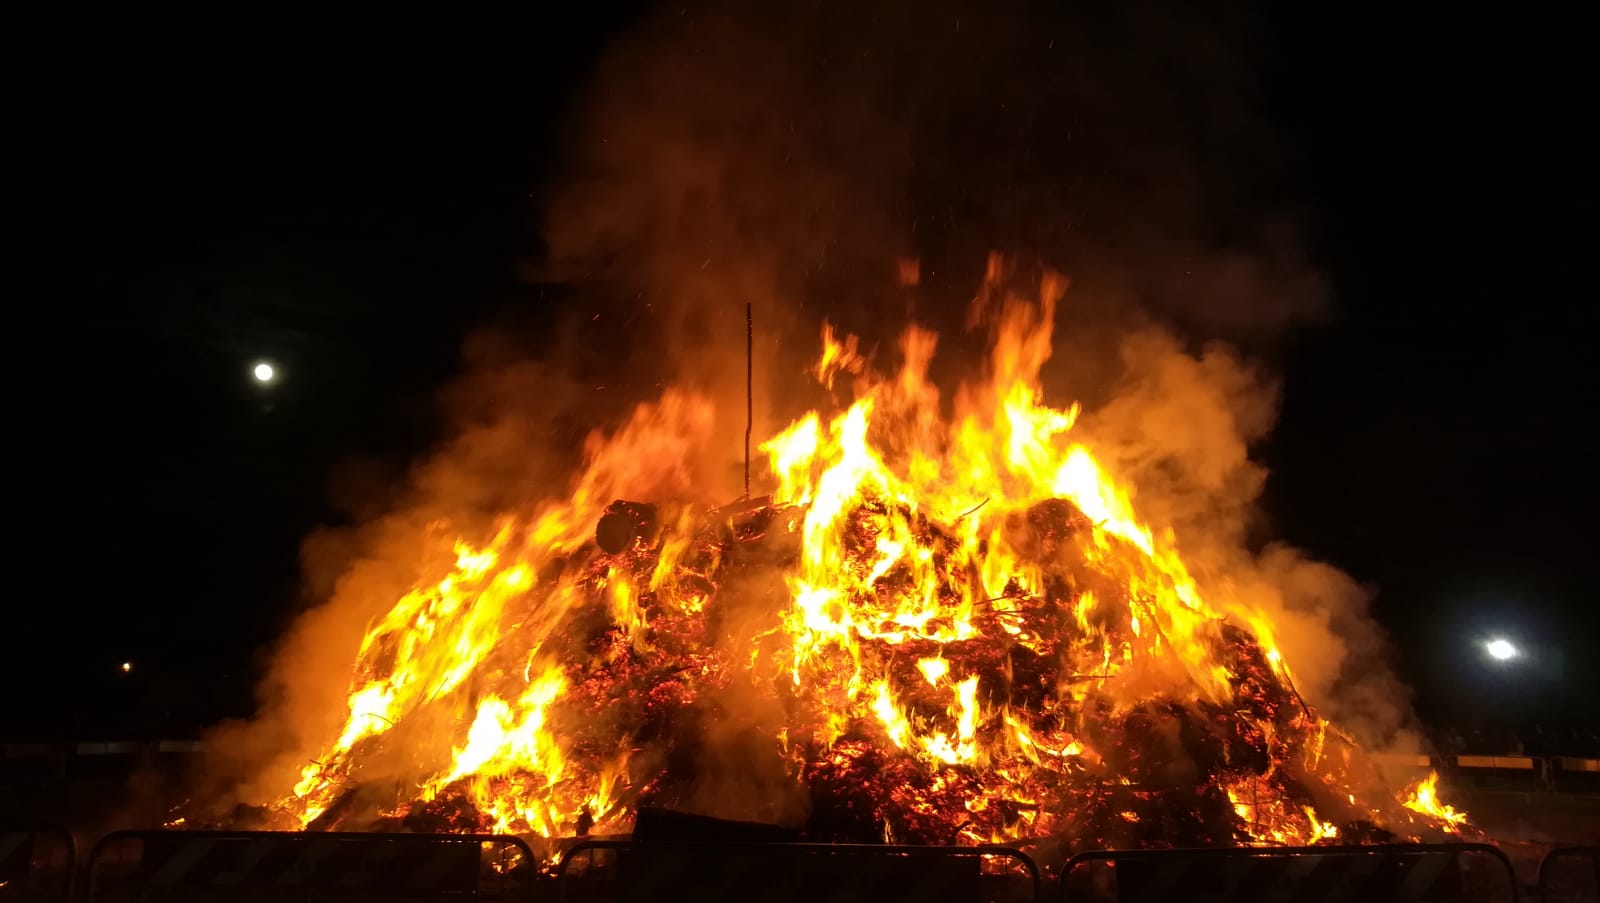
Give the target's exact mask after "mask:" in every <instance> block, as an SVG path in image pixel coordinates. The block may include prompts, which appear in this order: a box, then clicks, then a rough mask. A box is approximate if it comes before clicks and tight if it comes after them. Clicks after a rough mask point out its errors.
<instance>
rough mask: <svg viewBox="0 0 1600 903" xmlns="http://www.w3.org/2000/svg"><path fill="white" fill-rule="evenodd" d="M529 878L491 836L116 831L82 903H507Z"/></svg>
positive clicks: (512, 844)
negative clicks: (395, 902) (474, 902)
mask: <svg viewBox="0 0 1600 903" xmlns="http://www.w3.org/2000/svg"><path fill="white" fill-rule="evenodd" d="M537 871H538V862H537V860H535V859H534V856H533V852H532V851H531V850H530V849H529V848H528V845H527V844H526V843H524V842H523V841H522V840H520V839H518V838H516V837H507V836H503V835H496V834H358V833H348V834H347V833H328V834H305V833H298V832H271V831H119V832H116V833H114V834H109V835H107V836H105V837H104V838H101V840H100V842H99V843H97V844H95V845H94V849H93V850H92V851H91V852H90V853H89V863H88V884H89V896H88V903H123V901H127V903H133V901H140V903H159V901H169V900H182V901H184V903H213V901H214V903H237V901H240V900H250V901H258V903H276V901H280V900H281V901H290V900H293V901H295V903H308V901H347V903H354V901H362V903H379V901H389V900H409V901H420V900H506V899H511V898H526V897H527V896H528V895H529V894H530V893H531V889H532V886H533V883H534V881H535V880H536V877H537Z"/></svg>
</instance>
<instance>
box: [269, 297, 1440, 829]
mask: <svg viewBox="0 0 1600 903" xmlns="http://www.w3.org/2000/svg"><path fill="white" fill-rule="evenodd" d="M996 278H997V277H996ZM1064 288H1065V282H1064V281H1063V280H1061V279H1059V278H1057V277H1053V276H1050V277H1046V278H1045V279H1044V280H1043V284H1042V285H1041V286H1040V289H1039V292H1038V294H1037V296H1036V297H1033V298H1029V299H1019V298H1016V297H1011V296H1004V295H1003V294H1002V293H1000V292H998V290H997V289H996V288H995V286H989V287H987V288H986V290H985V293H984V294H983V295H982V296H981V297H980V301H981V302H982V304H981V305H980V306H981V307H982V308H983V309H982V310H979V311H977V319H978V321H979V322H981V323H983V324H985V325H986V328H987V329H988V330H989V335H990V337H991V342H990V350H989V356H988V359H987V361H986V363H985V364H984V366H983V367H982V368H981V371H982V372H981V373H980V374H979V375H978V376H977V377H976V378H974V379H973V380H971V381H970V382H968V383H965V384H963V385H961V386H960V387H959V388H958V391H957V392H956V393H955V394H954V396H953V397H948V398H947V397H946V396H945V395H944V394H943V393H942V392H941V390H940V389H939V388H938V387H936V386H934V385H933V384H931V383H930V381H929V379H928V367H929V363H930V361H931V360H932V358H933V355H934V352H935V347H936V337H935V336H934V335H933V334H932V333H930V332H927V331H925V330H921V329H917V328H912V329H909V330H908V331H907V332H906V333H905V334H904V336H903V338H902V340H901V342H900V346H899V358H900V359H899V362H898V367H897V369H895V370H894V372H890V373H888V374H880V373H878V372H877V371H875V370H874V368H873V367H872V365H871V364H870V363H869V361H868V360H866V359H865V358H864V357H863V355H862V354H861V353H860V352H859V349H858V343H857V342H856V340H855V339H853V338H850V337H843V336H837V335H835V334H834V333H833V332H832V331H831V330H825V331H824V334H823V348H822V354H821V356H820V359H819V360H818V362H817V364H816V366H815V369H814V371H813V375H814V376H815V377H816V378H817V379H818V380H820V381H821V382H822V383H823V384H824V385H825V386H827V387H829V388H830V389H831V390H832V391H833V393H834V395H835V397H836V398H839V399H840V402H839V405H838V409H837V410H834V411H830V412H827V413H823V412H812V413H810V414H807V415H806V416H804V417H802V418H801V419H799V420H798V421H796V422H794V423H793V424H792V425H790V426H789V427H788V428H786V429H784V430H783V431H781V432H780V433H779V434H778V435H775V436H773V437H771V438H770V439H768V440H767V441H766V442H764V443H762V444H760V445H759V449H760V452H761V453H762V454H763V455H764V456H765V458H766V461H765V465H766V471H767V473H766V474H765V476H764V477H758V487H760V491H761V492H763V493H766V494H763V495H760V496H757V497H747V498H744V499H740V500H738V501H736V502H734V503H732V504H723V505H721V506H716V505H709V506H708V505H705V504H696V503H695V502H694V501H685V500H676V499H662V498H618V497H617V494H616V493H617V492H618V487H621V486H625V485H627V481H626V479H625V477H626V474H627V473H628V470H629V468H630V467H637V466H643V465H644V464H648V463H649V462H650V460H651V459H652V458H653V457H655V456H658V455H660V454H662V452H661V451H660V450H661V449H662V448H663V447H670V446H671V443H672V442H673V441H674V437H675V433H676V432H678V431H680V430H681V427H682V424H683V423H684V422H685V421H686V420H692V419H695V418H699V417H703V416H708V414H707V412H706V411H705V410H704V408H705V403H704V402H703V401H700V400H697V399H696V398H694V397H693V396H691V395H688V394H685V393H680V392H675V391H674V392H668V393H667V394H666V395H664V396H663V397H662V398H661V399H659V400H658V401H656V402H654V403H651V404H646V405H642V406H641V407H640V408H639V409H638V410H637V411H636V412H635V414H634V415H633V417H632V419H631V420H630V421H629V422H628V423H626V424H625V425H624V426H623V427H621V428H620V429H619V430H618V431H617V432H615V433H614V434H612V435H611V436H609V437H607V438H605V439H604V440H601V441H596V442H594V443H593V444H592V445H591V447H590V449H589V458H588V461H589V463H588V466H587V469H586V470H585V471H584V472H583V473H582V474H580V475H579V476H578V477H577V478H576V479H575V480H574V482H573V484H572V487H571V489H570V491H569V492H568V493H567V494H566V495H565V497H564V498H559V499H555V500H549V501H545V502H543V503H538V504H534V505H530V506H529V509H528V511H527V512H524V513H519V514H515V515H510V516H507V517H506V518H505V519H504V520H503V522H502V525H501V527H500V529H499V530H498V532H497V533H495V534H494V535H493V536H492V537H491V538H489V539H488V540H487V541H486V542H485V541H482V540H481V539H480V540H479V541H478V542H476V543H469V542H468V541H466V540H462V541H459V542H457V543H456V544H455V549H456V555H455V565H454V567H453V568H452V569H450V570H449V572H448V573H447V574H444V575H442V576H441V577H439V578H438V579H437V580H434V581H431V582H429V583H427V584H426V585H421V586H418V587H416V588H415V589H414V590H412V591H411V592H409V593H407V594H406V595H405V596H404V597H403V598H401V599H399V600H398V601H397V602H395V603H394V604H393V607H392V608H390V609H389V610H388V611H387V613H386V614H383V615H382V616H380V617H378V618H377V619H376V620H375V621H374V622H373V623H372V624H371V626H370V628H369V630H368V631H367V633H366V636H365V639H364V641H363V642H362V643H361V647H360V652H359V656H358V658H357V660H356V662H355V664H354V674H353V679H352V682H351V685H350V691H349V695H348V702H349V712H348V718H347V720H346V721H345V724H344V726H343V729H342V731H340V732H339V733H338V735H337V736H333V737H329V738H328V743H327V746H326V749H325V751H324V752H323V753H322V754H321V755H320V756H318V757H317V758H316V760H315V761H314V762H311V763H310V764H308V765H307V766H306V767H305V770H304V772H303V774H302V775H301V779H300V781H299V783H298V784H297V785H296V786H294V787H293V788H292V791H291V790H289V789H288V788H286V789H285V791H286V792H285V794H284V796H283V799H282V800H281V802H279V803H278V805H277V807H276V811H277V813H279V815H280V817H283V818H286V819H287V820H288V821H289V823H291V824H293V825H295V826H304V827H307V828H311V829H322V830H326V829H335V830H337V829H350V830H370V829H374V828H378V829H384V828H392V829H399V828H405V829H413V830H431V831H495V832H507V833H515V834H521V835H524V836H535V835H538V836H542V837H548V838H573V837H582V836H596V835H608V834H627V833H628V832H630V830H631V829H632V827H633V824H634V820H635V818H636V817H637V815H638V813H639V812H640V811H641V810H642V809H645V808H647V807H649V808H655V807H665V808H677V809H682V810H691V811H709V812H711V814H726V813H719V812H717V811H715V810H716V809H717V806H716V805H714V804H713V803H715V802H716V800H715V799H712V800H710V801H709V802H708V794H707V793H706V788H708V787H711V788H717V787H722V788H729V787H736V786H737V787H740V788H743V789H742V790H741V791H740V792H739V793H737V794H734V793H732V792H731V791H729V792H728V793H727V794H722V796H724V797H730V796H740V797H742V799H741V800H740V804H739V811H738V812H736V813H734V814H737V815H740V816H744V817H747V818H750V819H752V820H763V821H770V822H780V823H784V824H787V825H789V826H790V827H791V828H793V829H794V831H795V832H796V834H795V836H797V837H804V838H806V839H809V840H815V841H837V842H868V843H872V842H892V843H916V844H959V845H971V844H987V843H1006V844H1019V845H1024V846H1027V845H1031V844H1041V843H1050V844H1055V845H1059V846H1061V847H1065V848H1070V849H1088V848H1104V847H1118V848H1127V847H1159V846H1186V845H1235V844H1278V845H1281V844H1312V843H1361V842H1374V841H1386V840H1403V839H1416V838H1436V837H1438V836H1440V835H1441V834H1443V833H1448V832H1452V831H1456V830H1458V829H1459V826H1460V825H1461V823H1462V817H1461V816H1460V815H1459V814H1458V813H1455V812H1454V811H1453V810H1450V809H1448V807H1445V806H1443V805H1442V804H1440V803H1439V802H1438V800H1437V798H1436V797H1435V796H1434V795H1433V787H1432V784H1431V783H1428V784H1427V785H1425V786H1424V787H1419V788H1416V789H1414V790H1413V791H1411V792H1409V793H1403V794H1401V795H1399V796H1395V795H1393V794H1392V793H1390V792H1387V791H1383V790H1381V789H1380V788H1381V787H1382V786H1383V785H1382V784H1381V783H1380V782H1379V781H1378V780H1377V779H1376V777H1375V775H1374V773H1373V771H1372V767H1371V765H1370V764H1369V763H1368V762H1367V761H1366V759H1365V757H1364V756H1363V755H1362V753H1361V751H1360V749H1359V748H1358V747H1357V745H1356V744H1355V743H1354V742H1353V741H1352V740H1351V739H1349V738H1348V737H1347V736H1346V735H1345V734H1344V733H1342V732H1341V731H1339V730H1338V729H1337V728H1336V727H1335V726H1333V725H1330V724H1329V723H1328V722H1327V721H1325V720H1324V719H1323V718H1322V717H1320V716H1319V715H1318V713H1317V711H1316V710H1315V709H1314V708H1312V706H1311V705H1309V704H1308V703H1307V701H1306V700H1305V699H1303V698H1301V696H1300V694H1299V693H1298V692H1297V690H1296V687H1295V682H1294V677H1293V672H1292V664H1293V663H1292V662H1288V661H1285V658H1284V656H1283V655H1282V654H1281V653H1280V651H1279V648H1278V645H1277V643H1276V641H1275V638H1274V633H1273V625H1272V624H1271V623H1270V622H1269V621H1268V620H1267V619H1266V618H1265V617H1264V616H1263V615H1262V613H1260V612H1258V611H1254V610H1251V609H1250V608H1248V607H1246V606H1244V605H1243V604H1241V603H1240V602H1238V601H1236V600H1234V599H1231V598H1226V597H1221V596H1219V595H1217V594H1215V593H1212V594H1208V592H1203V591H1202V588H1201V585H1202V584H1201V582H1200V581H1198V580H1197V578H1196V577H1195V576H1194V575H1192V574H1191V572H1190V570H1189V568H1188V567H1186V565H1185V563H1184V559H1183V558H1182V557H1181V555H1180V553H1179V550H1178V548H1177V547H1176V544H1175V542H1174V539H1173V537H1172V535H1171V533H1170V532H1169V531H1161V530H1156V529H1153V528H1152V527H1151V526H1148V525H1146V524H1145V523H1144V522H1142V521H1141V520H1140V518H1139V517H1138V516H1137V515H1136V513H1135V511H1134V509H1133V505H1132V503H1131V501H1130V493H1129V491H1128V490H1127V489H1126V488H1124V487H1123V486H1121V485H1119V484H1118V483H1117V482H1116V481H1115V480H1114V478H1113V476H1112V475H1111V474H1109V473H1108V472H1107V470H1106V469H1105V467H1103V466H1102V464H1101V463H1100V462H1099V461H1098V460H1097V458H1096V456H1095V453H1094V450H1093V449H1091V448H1089V447H1087V446H1086V445H1084V444H1082V443H1081V442H1079V441H1077V440H1076V439H1075V436H1074V432H1073V427H1074V422H1075V420H1076V418H1077V415H1078V408H1077V407H1076V406H1075V405H1074V406H1069V407H1055V406H1052V405H1051V404H1048V403H1046V400H1045V399H1044V397H1043V393H1042V392H1041V389H1040V387H1039V386H1040V383H1039V373H1040V368H1041V366H1042V365H1043V364H1044V363H1045V361H1046V360H1047V359H1048V358H1049V356H1050V353H1051V337H1052V328H1053V324H1054V321H1055V315H1056V304H1057V302H1058V300H1059V299H1060V297H1061V296H1062V293H1063V291H1064ZM663 444H665V445H663ZM730 749H732V750H735V751H736V753H737V754H730V752H729V750H730ZM720 772H733V774H720ZM397 774H412V775H420V776H421V778H420V779H419V780H410V781H406V780H395V779H394V778H393V776H394V775H397ZM764 795H765V796H767V797H771V799H770V800H769V801H767V802H769V803H770V805H766V808H765V809H763V805H765V803H764V801H763V796H764ZM710 796H711V797H716V796H718V794H715V793H713V794H710ZM723 801H725V802H726V801H727V800H726V799H724V800H723ZM796 801H798V804H796Z"/></svg>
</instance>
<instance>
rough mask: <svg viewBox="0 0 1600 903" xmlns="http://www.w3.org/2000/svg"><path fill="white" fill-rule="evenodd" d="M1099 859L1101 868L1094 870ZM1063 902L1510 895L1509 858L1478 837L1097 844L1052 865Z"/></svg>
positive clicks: (1511, 899)
mask: <svg viewBox="0 0 1600 903" xmlns="http://www.w3.org/2000/svg"><path fill="white" fill-rule="evenodd" d="M1097 864H1099V865H1100V866H1101V867H1099V868H1096V867H1095V866H1096V865H1097ZM1061 899H1062V901H1063V903H1079V901H1086V900H1093V901H1114V903H1146V901H1149V903H1201V901H1205V903H1231V901H1241V903H1243V901H1263V900H1272V901H1276V903H1332V901H1335V900H1342V901H1357V903H1362V901H1373V903H1376V901H1393V903H1400V901H1407V903H1462V901H1471V903H1479V901H1484V903H1487V901H1507V903H1516V901H1517V900H1518V896H1517V884H1516V876H1515V872H1514V871H1513V869H1512V866H1511V860H1510V859H1508V858H1506V855H1505V854H1504V853H1502V852H1501V851H1500V850H1498V849H1496V848H1494V847H1492V846H1488V845H1487V844H1466V843H1463V844H1389V845H1383V846H1360V847H1280V848H1267V849H1264V848H1257V847H1236V848H1229V847H1222V848H1215V849H1180V850H1129V851H1111V850H1097V851H1094V852H1088V853H1079V854H1078V855H1076V856H1073V857H1072V858H1071V859H1069V860H1067V864H1066V865H1065V866H1064V867H1063V868H1062V870H1061Z"/></svg>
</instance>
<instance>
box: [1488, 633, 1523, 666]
mask: <svg viewBox="0 0 1600 903" xmlns="http://www.w3.org/2000/svg"><path fill="white" fill-rule="evenodd" d="M1483 648H1484V650H1485V651H1487V652H1488V653H1489V657H1490V658H1492V659H1494V660H1495V661H1497V662H1508V661H1511V660H1512V659H1514V658H1516V657H1517V655H1518V654H1519V653H1518V651H1517V647H1516V646H1514V645H1512V643H1511V641H1510V640H1506V639H1493V640H1490V641H1489V642H1487V643H1485V644H1484V646H1483Z"/></svg>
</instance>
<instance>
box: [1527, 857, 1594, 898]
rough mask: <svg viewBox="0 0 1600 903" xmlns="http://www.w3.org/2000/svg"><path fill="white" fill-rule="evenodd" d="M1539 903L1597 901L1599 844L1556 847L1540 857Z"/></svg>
mask: <svg viewBox="0 0 1600 903" xmlns="http://www.w3.org/2000/svg"><path fill="white" fill-rule="evenodd" d="M1539 900H1540V903H1600V846H1588V847H1557V848H1555V849H1553V850H1551V851H1550V852H1548V853H1546V854H1545V856H1544V858H1543V859H1541V860H1539Z"/></svg>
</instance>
